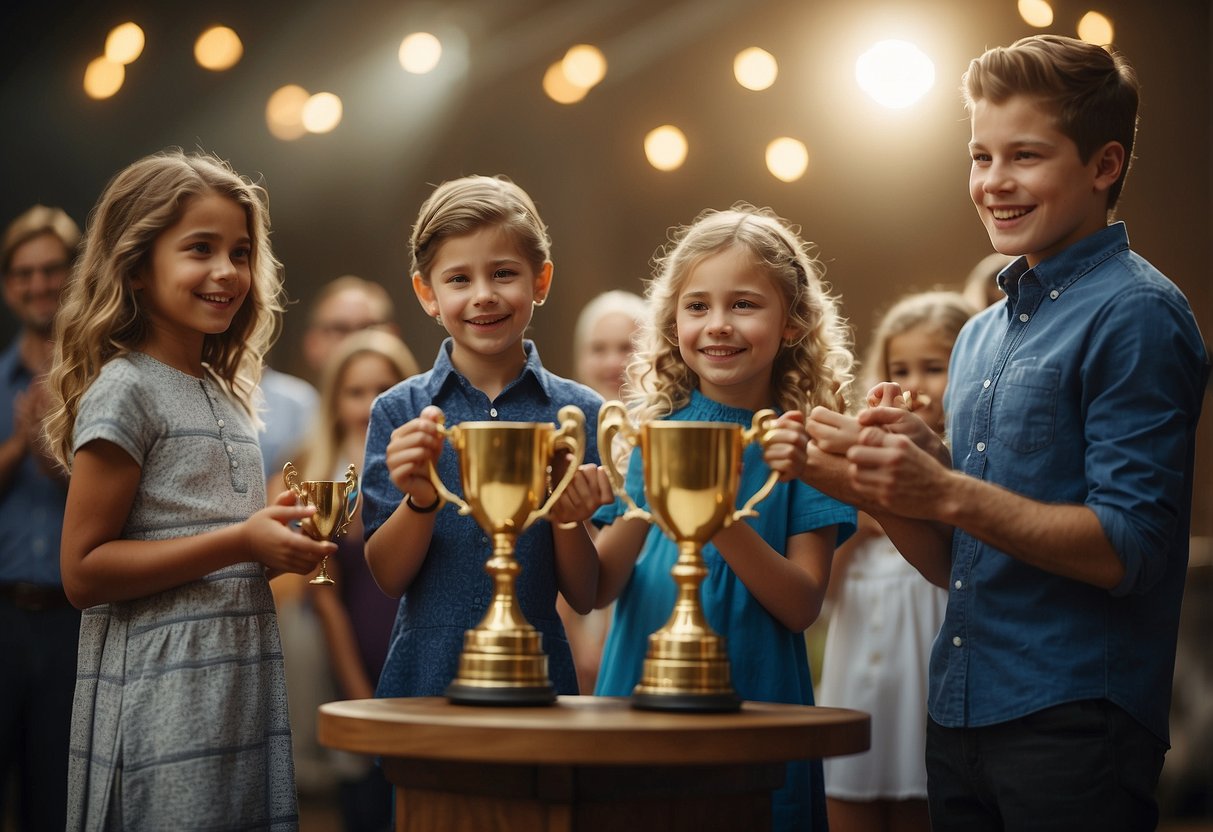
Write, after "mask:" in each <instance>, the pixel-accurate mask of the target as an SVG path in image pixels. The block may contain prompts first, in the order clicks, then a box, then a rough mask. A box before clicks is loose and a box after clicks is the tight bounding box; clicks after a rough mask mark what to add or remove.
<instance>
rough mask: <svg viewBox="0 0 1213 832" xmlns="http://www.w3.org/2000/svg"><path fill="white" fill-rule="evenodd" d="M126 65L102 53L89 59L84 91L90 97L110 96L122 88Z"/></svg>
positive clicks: (99, 98) (85, 73) (85, 71)
mask: <svg viewBox="0 0 1213 832" xmlns="http://www.w3.org/2000/svg"><path fill="white" fill-rule="evenodd" d="M125 80H126V67H124V66H123V65H122V64H118V63H114V62H113V61H111V60H110V59H109V58H107V57H105V56H104V55H102V56H101V57H100V58H93V59H92V60H91V61H89V64H88V66H87V67H86V68H85V70H84V93H85V95H87V96H88V97H89V98H96V99H98V100H101V99H103V98H109V97H110V96H112V95H113V94H114V93H116V92H118V90H120V89H122V82H123V81H125Z"/></svg>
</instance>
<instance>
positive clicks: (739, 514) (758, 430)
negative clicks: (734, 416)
mask: <svg viewBox="0 0 1213 832" xmlns="http://www.w3.org/2000/svg"><path fill="white" fill-rule="evenodd" d="M774 421H775V411H774V410H771V409H769V408H768V409H766V410H760V411H758V412H757V413H755V414H754V421H753V422H752V423H751V424H750V427H749V428H748V429H747V430H744V431H742V432H741V442H742V445H743V446H745V445H748V444H750V443H751V442H754V441H757V442H758V444H760V445H762V446H763V447H764V448H765V447H766V446H767V444H768V441H767V435H768V434H769V432H770V427H771V423H772V422H774ZM777 482H779V472H778V471H772V472H771V474H770V476H768V477H767V481H766V482H764V483H763V484H762V488H760V489H758V490H757V491H755V492H754V496H752V497H750V499H748V500H746V501H745V505H743V506H742V507H741V508H739V509H737V510H736V511H735V512H733V514H732V515H731V516H730V517H729V523H730V524H732V523H734V522H736V521H738V520H740V519H741V518H743V517H757V516H758V512H757V511H755V510H754V506H756V505H758V504H759V503H760V502H762V501H763V500H765V499H766V498H767V495H769V494H770V493H771V489H772V488H774V487H775V483H777Z"/></svg>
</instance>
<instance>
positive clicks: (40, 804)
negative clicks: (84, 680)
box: [0, 598, 80, 832]
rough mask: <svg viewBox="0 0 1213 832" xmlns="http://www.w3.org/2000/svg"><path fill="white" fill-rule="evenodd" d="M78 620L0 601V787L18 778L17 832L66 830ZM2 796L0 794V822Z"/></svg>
mask: <svg viewBox="0 0 1213 832" xmlns="http://www.w3.org/2000/svg"><path fill="white" fill-rule="evenodd" d="M79 639H80V612H79V611H78V610H75V609H73V608H71V607H60V608H57V609H45V610H29V609H23V608H21V607H19V606H17V605H15V604H13V603H12V602H11V601H9V600H7V599H3V598H0V784H3V783H7V782H8V778H9V776H10V774H12V773H13V772H14V771H15V772H16V775H17V787H18V795H19V800H18V808H17V819H18V825H19V828H20V829H22V830H43V829H54V830H56V832H60V831H61V830H62V829H63V828H64V827H65V826H66V825H67V750H68V736H69V734H70V732H71V724H72V697H73V695H74V693H75V690H76V645H77V642H78V641H79ZM6 797H7V790H6V789H2V788H0V818H3V817H4V814H5V812H6V811H7V807H6V806H5V805H4V802H5V798H6Z"/></svg>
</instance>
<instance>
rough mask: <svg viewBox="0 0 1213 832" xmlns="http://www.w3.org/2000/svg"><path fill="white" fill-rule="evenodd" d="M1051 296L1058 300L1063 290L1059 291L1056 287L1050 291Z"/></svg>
mask: <svg viewBox="0 0 1213 832" xmlns="http://www.w3.org/2000/svg"><path fill="white" fill-rule="evenodd" d="M1049 297H1050V298H1051V299H1052V300H1057V299H1058V298H1059V297H1061V292H1059V291H1057V290H1056V289H1054V290H1053V291H1052V292H1049Z"/></svg>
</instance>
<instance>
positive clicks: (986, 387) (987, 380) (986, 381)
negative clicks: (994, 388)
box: [981, 379, 990, 390]
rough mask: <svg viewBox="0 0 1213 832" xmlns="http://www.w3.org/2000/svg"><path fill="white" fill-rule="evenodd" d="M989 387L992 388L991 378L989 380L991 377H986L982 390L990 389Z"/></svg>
mask: <svg viewBox="0 0 1213 832" xmlns="http://www.w3.org/2000/svg"><path fill="white" fill-rule="evenodd" d="M989 388H990V380H989V379H986V380H985V381H983V382H982V383H981V389H982V390H988V389H989Z"/></svg>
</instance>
